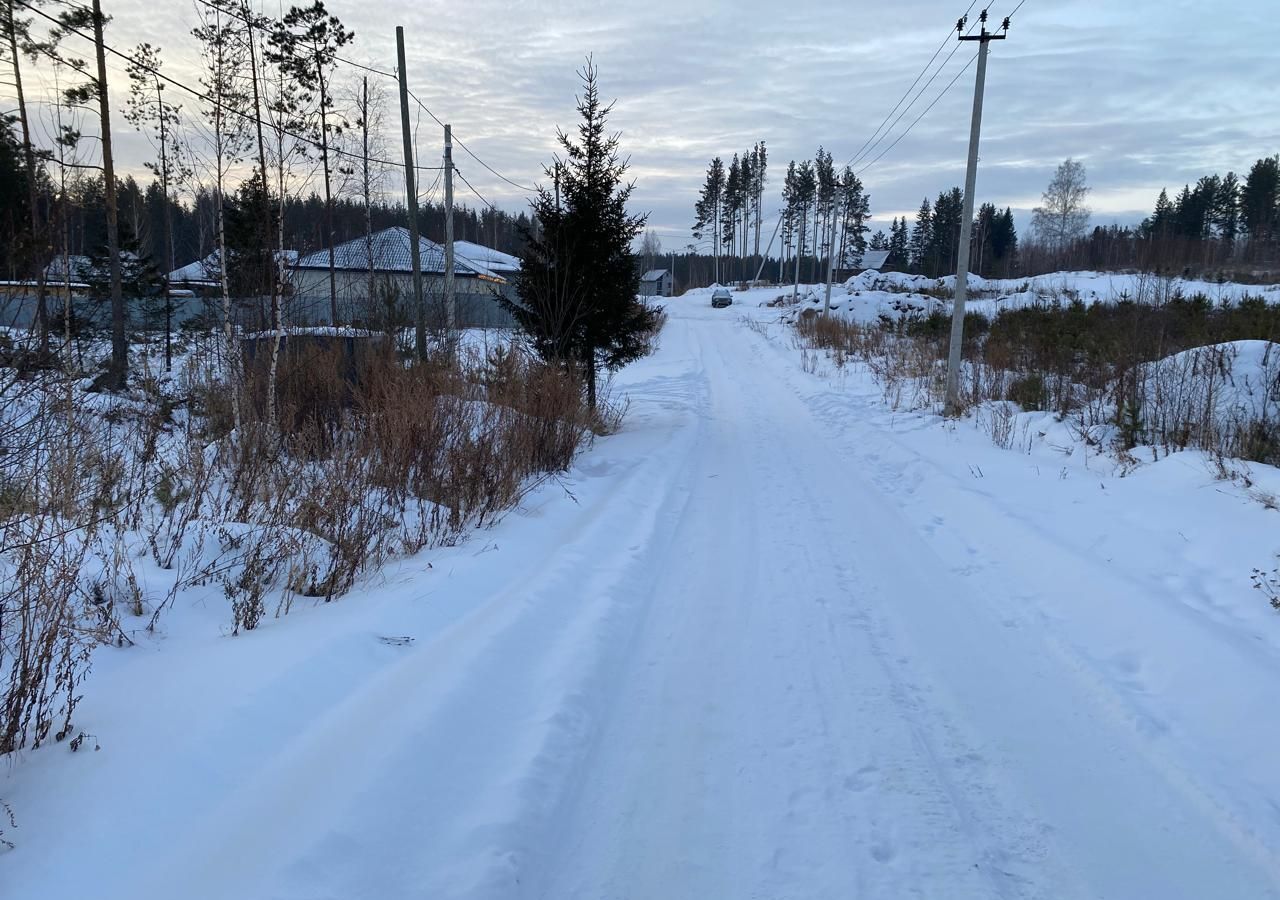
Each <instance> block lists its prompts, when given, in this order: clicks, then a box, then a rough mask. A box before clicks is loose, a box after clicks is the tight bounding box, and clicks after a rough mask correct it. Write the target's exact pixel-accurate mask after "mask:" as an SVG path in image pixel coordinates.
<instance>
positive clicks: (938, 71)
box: [845, 6, 978, 166]
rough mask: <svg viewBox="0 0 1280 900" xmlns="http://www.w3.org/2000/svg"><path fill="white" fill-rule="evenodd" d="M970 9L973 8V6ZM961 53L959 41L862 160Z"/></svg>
mask: <svg viewBox="0 0 1280 900" xmlns="http://www.w3.org/2000/svg"><path fill="white" fill-rule="evenodd" d="M970 8H972V6H971V7H970ZM961 21H963V20H961ZM977 25H978V20H975V21H974V23H973V24H972V25H970V26H969V31H968V34H972V33H973V29H974V28H975V27H977ZM953 31H954V29H953ZM959 51H960V42H959V41H957V42H956V43H955V46H953V47H952V48H951V52H950V53H948V54H947V57H946V59H944V60H943V61H942V65H940V66H938V68H937V69H935V70H934V73H933V75H931V76H930V77H929V80H928V81H926V82H925V83H924V86H923V87H922V88H920V90H919V91H917V92H916V95H915V96H914V97H912V98H911V102H910V103H908V104H907V105H906V107H905V108H904V109H903V110H902V112H900V113H898V117H897V118H896V119H894V120H893V124H892V125H890V126H889V127H888V129H886V130H885V132H884V134H882V135H880V137H879V138H878V139H877V140H876V141H875V143H873V144H872V145H871V146H870V147H869V148H868V149H867V151H866V153H865V154H864V155H863V157H862V159H865V158H866V157H867V156H870V155H871V153H873V152H874V151H875V149H876V147H879V146H880V145H881V144H882V143H883V142H884V141H885V140H887V139H888V137H889V135H890V134H891V133H892V132H893V129H895V128H897V127H898V123H899V122H901V121H902V120H903V119H904V118H905V117H906V115H907V113H909V112H911V110H912V109H913V108H914V107H915V105H916V103H918V102H919V101H920V98H921V97H923V96H924V95H925V93H926V92H927V91H928V90H929V88H930V86H932V84H933V83H934V82H935V81H937V80H938V76H939V75H941V74H942V72H943V71H944V70H945V69H946V68H947V64H948V63H950V62H951V60H952V58H953V57H954V56H955V55H956V53H958V52H959ZM860 161H861V160H857V162H860ZM845 165H846V166H847V165H850V163H845Z"/></svg>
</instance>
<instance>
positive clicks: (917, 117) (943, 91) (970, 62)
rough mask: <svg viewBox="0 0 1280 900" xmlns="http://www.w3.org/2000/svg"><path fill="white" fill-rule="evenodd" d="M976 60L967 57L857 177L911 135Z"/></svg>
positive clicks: (974, 57)
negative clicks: (960, 66) (966, 60)
mask: <svg viewBox="0 0 1280 900" xmlns="http://www.w3.org/2000/svg"><path fill="white" fill-rule="evenodd" d="M977 58H978V54H977V53H975V54H973V56H971V57H969V61H968V62H967V63H965V64H964V68H962V69H961V70H960V71H959V72H957V73H956V76H955V77H954V78H952V79H951V81H949V82H948V83H947V86H946V87H944V88H943V89H942V91H941V93H939V94H938V96H936V97H934V98H933V102H932V103H930V104H929V105H928V106H926V107H925V108H924V112H922V113H920V115H918V116H916V118H915V121H914V122H912V123H911V124H910V125H908V126H907V130H906V131H904V132H902V134H900V135H898V137H897V138H896V139H895V140H894V142H893V143H892V144H890V145H889V146H888V147H885V148H884V150H882V151H880V155H879V156H877V157H876V158H875V159H873V160H871V162H869V163H867V164H866V165H865V166H863V167H862V168H861V169H859V170H858V171H857V172H856V173H855V174H857V175H859V176H861V175H862V173H863V172H865V171H867V169H870V168H871V167H872V166H874V165H875V164H876V163H878V162H879V161H880V160H881V159H883V158H884V156H885V154H887V153H888V152H889V151H890V150H892V149H893V148H894V147H896V146H898V144H899V142H900V141H901V140H902V139H903V138H904V137H906V136H907V135H908V134H910V133H911V129H913V128H915V127H916V126H917V125H919V124H920V120H921V119H923V118H924V117H925V116H927V115H928V114H929V110H931V109H933V108H934V107H935V106H937V105H938V101H939V100H941V99H942V98H943V97H944V96H946V93H947V91H949V90H951V88H952V87H953V86H954V85H955V83H956V82H957V81H959V80H960V76H961V75H963V74H964V73H965V72H967V71H968V70H969V67H970V66H971V65H973V61H974V60H976V59H977Z"/></svg>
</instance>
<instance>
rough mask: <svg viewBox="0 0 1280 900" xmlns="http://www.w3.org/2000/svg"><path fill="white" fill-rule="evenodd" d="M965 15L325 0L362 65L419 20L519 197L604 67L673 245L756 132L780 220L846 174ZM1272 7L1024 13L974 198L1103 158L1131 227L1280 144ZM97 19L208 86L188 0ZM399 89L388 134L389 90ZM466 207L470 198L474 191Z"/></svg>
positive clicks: (1006, 48) (1012, 195)
mask: <svg viewBox="0 0 1280 900" xmlns="http://www.w3.org/2000/svg"><path fill="white" fill-rule="evenodd" d="M274 2H276V0H272V3H274ZM967 2H968V0H945V2H944V0H897V2H893V3H874V4H872V3H860V4H856V5H855V4H849V3H842V2H841V3H838V2H826V3H820V2H812V0H789V2H785V3H779V2H773V3H767V4H766V3H762V2H756V0H734V2H727V0H726V2H719V0H717V2H706V0H683V2H668V0H649V2H646V3H634V2H631V3H613V2H610V3H601V2H587V0H558V2H539V0H524V2H513V0H506V2H497V0H468V2H457V0H454V2H449V3H444V2H432V0H427V2H422V0H328V7H329V9H330V11H331V12H333V13H335V14H336V15H338V16H339V17H340V18H341V19H342V20H343V21H344V22H345V23H346V24H347V25H348V26H349V27H350V28H352V29H354V31H355V32H356V35H357V38H356V41H355V43H354V44H353V45H351V46H350V47H348V48H347V50H346V55H347V56H348V57H349V58H351V59H354V60H357V61H360V62H365V63H368V64H371V65H374V66H376V67H378V68H382V69H387V70H391V69H393V68H394V65H395V31H394V29H395V26H396V25H404V26H405V29H406V31H407V33H408V36H409V40H408V45H409V58H408V65H407V68H408V70H409V76H410V82H411V86H412V88H413V90H414V91H415V92H416V93H417V95H418V96H419V97H420V98H421V99H422V100H423V102H424V103H426V104H427V105H428V106H429V107H430V108H431V109H432V110H433V111H434V112H435V113H436V114H437V115H439V116H440V117H441V118H442V119H444V120H445V121H448V122H450V123H452V125H453V128H454V131H455V133H456V134H457V135H458V136H460V137H461V138H462V139H463V140H464V141H466V142H467V143H468V145H469V146H470V147H471V149H472V150H474V151H476V152H477V153H478V154H479V155H480V156H481V157H482V158H484V159H485V161H486V162H488V163H489V164H490V165H492V166H493V167H494V168H495V169H497V170H498V171H500V172H502V173H503V174H505V175H507V176H508V177H510V178H511V179H512V180H514V181H516V182H520V183H522V184H529V183H532V182H534V181H536V180H538V179H539V178H541V167H542V165H543V164H544V163H546V162H547V161H548V160H549V159H550V155H551V152H552V149H553V139H554V134H555V129H556V127H557V126H561V127H572V126H573V125H574V122H575V113H574V107H573V103H574V93H575V91H576V90H577V89H578V81H577V78H576V76H575V69H577V68H579V67H580V66H581V64H582V61H583V58H584V56H585V55H586V54H588V53H591V54H594V57H595V60H596V63H597V64H598V66H599V69H600V80H601V85H602V90H603V92H604V94H605V96H606V97H607V98H610V99H613V98H616V100H617V105H616V107H615V109H614V113H613V117H612V119H611V123H612V125H613V126H614V127H615V128H616V129H618V130H619V131H621V133H622V147H623V149H624V151H625V152H626V153H627V154H629V156H630V158H631V164H632V168H631V175H632V177H634V179H635V182H636V191H635V194H634V204H635V207H636V208H637V210H638V211H644V212H648V213H649V214H650V223H651V225H652V227H654V228H655V229H656V230H658V231H659V233H660V234H661V236H662V238H663V243H664V245H665V246H666V247H668V248H671V247H672V246H683V244H685V243H687V241H688V240H689V238H688V228H689V225H690V223H691V221H692V215H693V212H692V210H693V203H694V200H695V198H696V194H697V191H698V188H699V185H700V183H701V181H702V178H703V174H704V171H705V168H706V163H707V161H708V160H709V159H710V158H711V157H712V156H715V155H720V156H723V157H725V159H726V162H727V160H728V158H729V157H731V156H732V155H733V153H734V152H735V151H741V150H744V149H747V148H749V147H750V146H751V144H752V143H753V142H755V141H757V140H764V141H765V142H766V143H767V145H768V147H769V154H770V167H769V183H768V187H767V200H766V210H767V211H772V210H774V209H776V207H777V205H778V203H779V198H778V192H779V191H780V189H781V180H782V175H783V172H784V170H785V167H786V163H787V161H788V160H790V159H793V158H794V159H797V160H799V159H805V158H810V157H812V155H813V153H814V151H815V150H816V149H817V147H818V146H819V145H820V144H821V145H823V146H825V147H827V148H828V149H830V150H831V151H832V152H833V153H834V155H835V157H836V162H837V164H840V163H842V162H843V161H844V160H845V159H847V158H848V157H850V156H851V155H852V154H854V152H855V151H857V150H858V148H859V147H861V146H862V145H863V144H864V142H865V141H866V140H867V138H868V137H870V135H871V133H872V132H873V131H874V130H875V128H876V126H877V125H879V124H880V123H881V121H882V120H883V119H884V117H885V115H886V114H887V113H888V112H889V111H890V109H891V108H892V107H893V105H894V104H895V103H896V102H897V100H898V98H899V97H900V96H901V95H902V94H903V92H904V91H906V89H907V87H908V86H909V85H910V84H911V82H912V81H913V79H914V78H915V77H916V75H917V74H918V73H919V72H920V71H921V69H922V68H923V67H924V65H925V63H926V62H927V61H928V60H929V58H930V56H931V55H932V54H933V53H934V51H935V50H936V49H937V48H938V46H939V44H940V43H942V41H943V38H944V35H945V32H946V30H947V28H948V27H949V26H950V25H952V24H953V23H954V22H955V20H956V19H957V18H958V17H959V15H960V14H961V13H962V12H963V11H964V8H965V5H966V3H967ZM1016 2H1017V0H1004V2H995V3H993V4H992V7H991V14H992V17H993V18H994V19H995V20H997V22H998V20H999V18H1000V17H1002V16H1003V15H1005V14H1007V13H1008V12H1010V11H1012V9H1013V7H1014V6H1015V5H1016ZM1273 4H1274V0H1238V2H1237V3H1235V4H1232V5H1231V7H1230V8H1229V9H1228V8H1223V7H1219V6H1218V5H1217V4H1209V3H1206V2H1202V0H1201V2H1191V0H1126V2H1124V3H1120V2H1110V0H1102V2H1099V0H1094V2H1085V0H1026V2H1025V4H1024V5H1023V7H1022V8H1021V10H1019V12H1018V13H1017V15H1016V16H1015V17H1014V22H1013V27H1012V29H1011V31H1010V33H1009V39H1008V40H1007V41H1004V42H1000V43H993V44H992V48H993V50H992V54H991V61H990V66H989V70H988V80H987V93H986V113H985V116H984V130H983V143H982V154H981V166H980V170H979V178H978V200H979V201H980V202H986V201H990V202H993V203H996V204H998V205H1000V206H1005V205H1009V206H1013V207H1014V208H1015V210H1019V211H1022V210H1027V209H1029V208H1030V207H1032V206H1034V205H1035V204H1036V202H1037V201H1038V198H1039V194H1040V191H1041V190H1042V189H1043V187H1044V185H1045V184H1046V182H1047V181H1048V180H1049V178H1050V176H1051V175H1052V172H1053V169H1054V167H1055V166H1056V165H1057V164H1058V163H1059V162H1061V161H1062V160H1063V159H1064V158H1066V157H1068V156H1074V157H1076V158H1078V159H1081V160H1083V161H1084V163H1085V164H1086V166H1087V167H1088V173H1089V180H1090V183H1091V184H1092V186H1093V188H1094V193H1093V196H1092V198H1091V202H1092V206H1093V208H1094V211H1095V216H1094V219H1095V221H1099V222H1110V221H1115V220H1120V221H1134V220H1136V219H1138V218H1140V217H1141V216H1142V215H1143V214H1145V213H1146V212H1147V211H1148V210H1149V209H1150V207H1151V205H1152V203H1153V201H1154V200H1155V196H1156V194H1157V193H1158V192H1159V190H1160V188H1161V187H1163V186H1168V187H1169V188H1170V191H1171V192H1172V191H1174V190H1175V189H1177V188H1180V187H1181V185H1182V184H1183V183H1184V182H1186V181H1194V180H1195V178H1197V177H1198V176H1199V175H1201V174H1205V173H1208V172H1213V171H1219V172H1224V173H1225V172H1226V171H1227V170H1228V169H1234V170H1236V171H1242V170H1247V169H1248V167H1249V165H1250V164H1251V163H1252V162H1253V161H1254V160H1255V159H1256V158H1258V157H1259V156H1263V155H1270V154H1273V153H1275V152H1277V151H1280V127H1278V126H1277V123H1278V122H1280V93H1278V91H1277V88H1276V86H1275V85H1276V81H1275V60H1274V56H1273V54H1274V42H1275V39H1276V37H1277V34H1278V33H1280V32H1278V30H1277V26H1276V23H1275V19H1274V11H1275V10H1274V7H1273ZM103 6H104V9H105V11H106V12H107V13H108V14H109V15H111V16H113V17H114V21H113V22H112V24H111V26H110V28H109V29H108V39H109V41H110V42H111V43H112V44H114V45H115V46H117V47H120V48H122V49H124V48H127V47H129V46H132V45H133V44H136V43H137V42H138V41H141V40H148V41H151V42H153V43H156V44H159V45H160V46H161V47H162V50H163V52H164V56H165V60H166V62H165V65H166V69H167V71H170V72H172V73H173V74H174V75H176V76H179V77H183V78H187V79H194V78H195V77H196V74H197V68H198V65H199V60H198V58H197V57H196V55H195V53H194V51H193V50H192V46H191V40H190V39H189V38H188V37H187V33H188V32H189V30H190V28H191V27H192V25H193V24H194V21H195V14H194V11H193V8H192V7H191V5H190V4H189V3H188V2H184V0H103ZM850 7H853V8H852V9H851V8H850ZM978 8H980V7H975V8H974V13H975V14H976V12H977V10H978ZM273 9H274V8H273ZM974 46H975V45H973V44H966V45H964V46H963V47H961V48H960V50H959V51H958V52H957V53H956V54H955V55H954V57H952V58H951V60H950V62H949V63H948V64H947V65H946V67H945V68H944V69H943V70H942V72H941V74H940V75H939V76H938V77H937V80H936V81H934V82H933V84H932V86H931V87H930V88H929V89H928V90H927V91H926V92H925V94H924V95H923V97H922V99H921V100H920V101H919V103H918V104H917V105H916V107H915V108H914V109H912V110H911V111H910V112H908V113H907V115H906V117H905V118H903V119H902V121H901V122H900V123H899V124H898V126H897V127H896V128H895V129H893V131H892V132H891V133H890V136H889V138H888V140H886V141H885V142H884V143H882V144H881V145H880V146H879V147H877V148H876V150H875V152H874V153H872V154H870V156H869V157H868V159H870V158H873V157H874V156H875V155H877V154H879V152H880V151H881V150H883V149H884V148H885V147H886V146H888V144H889V143H890V142H892V141H893V140H894V139H895V138H896V137H897V136H898V135H899V134H900V133H901V132H902V131H903V130H904V129H905V128H906V126H907V125H908V124H910V123H911V122H912V121H913V120H914V119H915V118H916V116H917V114H918V113H919V112H920V111H922V110H923V109H924V107H925V106H927V105H928V104H929V103H930V102H932V101H933V100H934V98H935V97H936V96H937V95H938V94H939V93H940V92H941V89H942V88H943V87H944V86H945V85H946V84H947V83H948V82H950V81H951V80H952V78H953V77H954V75H955V73H956V72H958V71H959V69H960V68H961V67H962V66H963V65H964V64H965V63H966V62H967V61H968V60H969V58H970V57H971V55H972V52H973V49H974ZM951 50H952V46H951V45H950V44H948V45H947V46H946V47H945V48H944V49H943V51H942V54H941V56H939V57H938V61H939V62H941V61H942V60H943V59H945V58H946V57H947V55H948V54H949V53H950V52H951ZM80 52H86V51H85V50H81V51H80ZM113 69H114V72H113V74H112V76H111V77H112V78H115V79H116V80H117V82H121V81H123V77H122V75H119V74H116V73H119V72H120V71H121V70H120V67H119V66H116V65H115V64H114V63H113ZM973 71H974V70H973V68H972V67H971V68H970V69H969V71H968V72H966V73H965V74H964V75H962V76H961V78H960V80H959V81H958V82H956V84H955V86H954V87H953V88H952V89H951V90H950V91H948V92H947V93H946V94H945V96H943V97H942V99H941V100H940V101H939V102H938V103H937V105H936V106H935V107H934V108H933V109H932V111H931V112H929V113H928V114H927V115H926V116H925V117H924V118H923V119H922V120H921V121H920V123H919V124H918V125H917V126H916V127H915V128H914V130H912V131H911V132H910V133H909V134H908V135H907V136H906V137H905V138H904V139H903V140H902V141H901V142H900V143H899V144H897V146H896V147H894V148H893V149H892V150H891V151H890V152H889V153H888V154H886V155H885V156H884V157H883V159H881V160H880V161H879V162H877V163H875V164H874V165H872V166H871V167H870V168H868V169H867V171H866V172H865V173H863V175H862V178H863V181H864V183H865V184H866V186H867V189H868V190H869V192H870V194H871V202H872V209H873V213H874V215H875V217H876V219H877V220H879V221H883V222H887V220H888V219H889V218H891V217H892V216H895V215H898V214H909V215H913V214H914V212H915V210H916V208H917V207H918V206H919V204H920V200H921V199H922V198H923V197H925V196H929V197H933V196H935V195H936V194H937V193H938V192H939V191H940V190H942V189H944V188H948V187H950V186H952V185H959V184H962V182H963V178H964V161H965V151H966V145H967V140H968V122H969V112H970V108H971V104H972V96H973ZM357 74H358V73H356V72H354V71H352V70H346V71H345V72H344V73H343V75H342V77H343V78H344V79H347V80H353V79H354V78H355V77H356V76H357ZM927 77H928V76H926V79H927ZM922 83H923V82H922ZM386 87H387V89H388V91H389V93H388V101H389V108H388V124H389V125H394V124H395V122H394V118H395V116H396V115H397V114H398V108H397V107H396V106H395V105H394V104H395V102H396V98H395V94H394V87H395V86H394V82H391V81H386ZM113 93H115V90H114V88H113ZM418 128H419V131H418V135H419V137H418V144H419V152H420V163H421V164H422V165H434V164H437V163H438V157H439V152H440V151H439V143H440V130H439V128H438V126H436V125H435V123H434V122H431V121H430V120H429V119H427V117H426V116H425V115H424V116H422V117H421V122H420V124H419V126H418ZM116 130H117V131H118V132H119V135H120V136H119V144H120V151H119V152H120V154H121V155H122V157H123V159H122V164H123V168H125V169H126V170H135V171H137V170H139V169H140V167H141V162H142V160H143V158H144V155H145V153H146V152H147V145H146V143H145V141H143V140H142V139H140V138H139V137H138V136H136V135H133V134H128V133H127V132H128V126H127V125H125V124H124V123H123V122H121V121H119V119H118V118H117V128H116ZM387 138H388V141H389V144H388V150H387V152H388V155H389V156H391V157H392V158H399V146H400V145H399V137H398V135H397V134H396V133H394V132H390V131H388V134H387ZM455 160H456V162H457V163H458V165H459V167H460V168H461V169H462V171H463V173H464V174H465V175H466V177H467V179H468V180H470V181H471V183H472V184H474V185H475V186H476V188H478V189H479V190H480V191H481V192H482V193H483V194H484V195H485V196H486V197H487V198H488V199H489V200H490V201H493V202H495V203H496V204H498V205H499V206H501V207H504V208H506V209H509V210H516V209H519V208H521V207H523V206H524V205H525V203H526V200H525V198H524V196H523V195H522V194H521V193H520V191H519V190H518V189H516V188H514V187H512V186H511V185H509V184H506V183H505V182H503V181H501V180H499V179H498V178H496V177H494V176H493V175H491V174H490V173H489V172H487V171H485V170H484V169H483V168H481V167H480V165H478V164H477V163H476V162H475V161H474V160H472V159H470V158H469V157H468V156H467V155H466V153H464V152H461V151H460V150H458V151H456V152H455ZM860 165H861V164H860ZM396 188H397V185H392V184H390V183H389V184H388V189H389V191H394V190H395V189H396ZM458 197H459V199H460V200H461V201H463V202H468V203H475V202H476V201H475V198H474V197H470V196H468V193H467V190H466V188H465V187H461V186H460V187H459V193H458ZM1019 219H1020V221H1025V216H1023V215H1020V216H1019Z"/></svg>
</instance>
